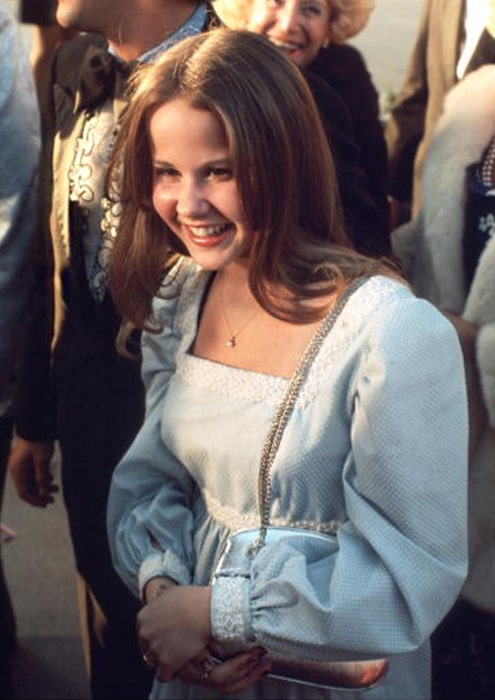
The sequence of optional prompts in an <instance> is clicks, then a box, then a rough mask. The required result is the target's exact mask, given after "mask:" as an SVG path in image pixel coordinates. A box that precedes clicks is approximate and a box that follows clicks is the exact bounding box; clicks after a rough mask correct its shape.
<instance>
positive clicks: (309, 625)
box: [108, 261, 467, 700]
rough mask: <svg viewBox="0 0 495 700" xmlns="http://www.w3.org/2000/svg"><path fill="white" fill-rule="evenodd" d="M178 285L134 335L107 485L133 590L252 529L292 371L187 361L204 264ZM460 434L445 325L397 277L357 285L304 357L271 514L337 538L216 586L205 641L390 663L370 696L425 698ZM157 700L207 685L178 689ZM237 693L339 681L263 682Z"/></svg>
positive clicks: (459, 372)
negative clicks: (123, 447) (127, 435)
mask: <svg viewBox="0 0 495 700" xmlns="http://www.w3.org/2000/svg"><path fill="white" fill-rule="evenodd" d="M176 280H177V281H176V284H177V286H178V288H179V290H180V295H179V297H178V298H175V299H173V300H169V301H167V300H158V301H157V302H156V314H157V316H158V317H159V318H160V320H161V321H162V322H163V323H164V330H163V332H162V333H161V335H158V336H152V335H145V336H144V338H143V351H144V379H145V382H146V384H147V387H148V415H147V419H146V421H145V424H144V426H143V429H142V431H141V433H140V434H139V435H138V437H137V439H136V441H135V443H134V444H133V446H132V447H131V448H130V450H129V452H128V454H127V455H126V457H125V458H124V459H123V461H122V463H121V464H120V465H119V467H118V468H117V470H116V473H115V476H114V481H113V486H112V490H111V495H110V503H109V520H108V521H109V533H110V541H111V546H112V549H113V555H114V559H115V564H116V566H117V569H118V571H119V572H120V574H121V576H122V577H123V579H124V580H125V581H126V582H127V584H128V585H129V586H130V587H131V588H132V589H133V590H134V591H135V592H136V593H137V592H138V578H139V579H140V583H141V585H143V584H144V583H145V582H146V581H147V580H149V578H151V577H152V576H156V575H158V574H164V575H168V576H171V577H172V578H175V579H176V580H178V581H179V582H180V583H183V584H185V583H197V584H206V583H208V581H209V580H210V577H211V573H212V570H213V567H214V565H215V562H216V560H217V558H218V555H219V552H220V550H221V547H222V545H223V543H224V542H225V540H226V538H227V536H228V534H229V533H230V532H231V531H234V530H238V529H240V528H243V527H253V526H256V525H257V524H258V523H259V520H258V514H257V501H256V499H257V475H258V465H259V460H260V453H261V448H262V443H263V439H264V437H265V435H266V433H267V431H268V428H269V426H270V422H271V419H272V417H273V413H274V410H275V408H276V406H277V405H278V404H279V402H280V400H281V398H282V396H283V394H284V391H285V389H286V386H287V381H288V380H286V379H284V378H280V377H272V376H267V375H263V374H258V373H256V372H251V371H246V370H240V369H235V368H232V367H228V366H226V365H222V364H219V363H213V362H210V361H208V360H204V359H201V358H198V357H194V356H193V355H191V354H190V352H189V349H190V347H191V344H192V341H193V340H194V337H195V334H196V324H197V317H198V309H199V305H200V303H201V299H202V296H203V294H204V291H205V287H206V284H207V281H208V274H207V273H204V272H201V271H198V269H197V268H196V266H195V265H194V263H192V262H190V261H183V263H182V266H181V270H180V271H179V273H178V275H177V277H176ZM466 439H467V418H466V401H465V387H464V380H463V364H462V357H461V352H460V349H459V345H458V341H457V336H456V334H455V332H454V330H453V328H452V327H451V325H450V324H449V323H448V321H446V319H445V318H444V317H443V316H442V315H441V314H440V313H439V312H438V311H436V310H435V309H434V307H433V306H432V305H430V304H429V303H428V302H425V301H423V300H419V299H416V298H415V297H414V296H413V295H412V294H411V292H410V291H409V290H408V289H407V288H406V287H405V286H403V285H402V284H400V283H398V282H396V281H394V280H390V279H387V278H384V277H375V278H372V279H371V280H369V281H367V282H366V283H365V284H364V285H363V286H362V287H361V288H360V289H359V290H358V291H357V292H355V293H354V295H353V296H352V297H351V299H350V301H349V302H348V304H347V306H346V308H345V309H344V311H343V312H342V314H341V316H340V317H339V319H338V320H337V322H336V324H335V326H334V328H333V330H332V332H331V333H330V335H329V336H328V337H327V338H326V340H325V342H324V345H323V347H322V349H321V350H320V352H319V354H318V356H317V358H316V360H315V361H314V363H313V365H312V368H311V370H310V373H309V375H308V377H307V380H306V381H305V383H304V385H303V387H302V390H301V393H300V395H299V398H298V400H297V403H296V406H295V411H294V413H293V415H292V417H291V419H290V422H289V424H288V426H287V429H286V432H285V434H284V437H283V439H282V443H281V445H280V449H279V451H278V454H277V456H276V459H275V462H274V465H273V469H272V488H273V500H272V510H271V515H272V522H273V524H280V525H289V526H294V527H295V526H297V527H306V528H310V529H315V530H321V531H325V532H336V540H337V545H338V546H337V547H336V549H335V551H334V552H333V553H331V554H329V555H328V556H327V557H326V558H324V559H318V558H312V556H311V552H308V551H302V550H301V549H300V548H299V547H296V546H294V544H293V543H292V542H289V541H287V542H286V543H283V542H282V543H280V542H279V543H278V544H277V545H276V547H269V546H267V547H265V548H264V549H263V550H262V551H261V552H260V554H259V556H258V557H257V558H256V559H255V560H254V562H253V565H252V568H251V570H250V571H249V572H248V577H247V578H241V580H240V581H238V582H236V581H234V580H232V579H231V580H229V578H228V577H227V578H225V577H222V578H221V579H218V581H217V582H216V583H215V585H214V587H213V601H212V629H213V632H214V634H216V635H217V636H222V634H224V631H225V629H226V626H227V627H229V629H230V630H231V633H232V634H233V636H234V637H235V638H236V639H239V640H241V641H242V639H246V640H247V639H248V638H249V637H250V636H252V635H254V637H255V639H256V642H258V643H259V644H260V645H261V646H263V645H264V644H266V645H269V646H270V647H271V648H274V649H277V650H279V651H284V652H289V653H294V654H297V653H300V654H304V655H306V656H308V657H310V658H315V659H318V658H325V657H328V654H329V653H331V655H332V656H334V657H335V658H336V659H355V658H363V657H365V658H366V657H368V658H376V657H382V656H387V657H389V659H390V670H389V672H388V675H387V677H386V678H385V680H384V681H382V682H381V683H380V684H379V686H378V687H376V688H374V689H372V690H370V691H368V692H366V693H365V695H366V697H367V698H370V700H372V699H373V700H374V699H375V698H390V699H392V698H393V700H407V699H411V700H412V699H414V700H420V699H426V698H428V697H429V642H428V639H429V635H430V633H431V631H432V629H433V628H434V627H435V626H436V624H437V623H438V622H439V621H440V619H441V618H442V617H443V615H444V614H445V613H446V612H447V610H448V609H449V608H450V606H451V605H452V603H453V601H454V599H455V597H456V595H457V593H458V591H459V588H460V586H461V584H462V582H463V579H464V577H465V573H466V454H467V445H466ZM150 534H151V535H152V538H150ZM227 609H228V610H230V619H229V620H227V621H226V618H225V614H226V610H227ZM227 622H228V625H227V624H226V623H227ZM232 625H233V627H232ZM201 693H203V694H201ZM152 697H156V698H162V697H163V698H166V697H167V698H168V697H170V698H172V697H173V698H178V697H191V698H195V697H198V698H199V697H205V695H204V689H201V688H199V689H198V688H196V689H194V688H184V687H183V686H182V685H181V684H180V683H176V682H173V683H171V684H167V685H163V686H162V685H160V684H156V687H155V689H154V691H153V695H152ZM208 697H209V698H210V697H215V695H214V693H210V692H209V691H208ZM239 697H242V698H244V697H246V698H247V697H253V698H269V697H274V698H275V697H278V698H282V697H283V698H292V697H294V698H313V697H332V698H339V697H340V691H339V692H337V691H336V692H333V691H332V693H330V691H319V690H316V689H314V688H312V689H308V687H304V686H296V685H288V684H285V683H282V682H279V681H273V680H264V681H262V682H261V683H260V684H258V686H256V688H253V689H251V690H250V691H249V692H248V693H244V694H241V695H239ZM343 697H346V698H354V697H360V694H359V693H349V692H348V691H346V692H344V695H343Z"/></svg>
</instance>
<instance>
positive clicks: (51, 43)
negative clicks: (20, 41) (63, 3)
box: [19, 0, 77, 104]
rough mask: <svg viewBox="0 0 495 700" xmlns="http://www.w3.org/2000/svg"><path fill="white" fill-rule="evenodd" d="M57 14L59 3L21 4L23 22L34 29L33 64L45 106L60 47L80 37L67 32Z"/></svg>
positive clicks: (28, 1)
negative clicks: (65, 42) (50, 74)
mask: <svg viewBox="0 0 495 700" xmlns="http://www.w3.org/2000/svg"><path fill="white" fill-rule="evenodd" d="M56 10H57V1H56V0H19V21H20V22H21V23H22V24H31V25H33V26H32V31H31V53H30V62H31V67H32V69H33V73H34V79H35V83H36V89H37V91H38V97H39V99H40V101H41V104H42V100H43V99H44V90H45V89H46V88H45V87H44V86H46V83H47V80H48V74H49V70H50V64H51V61H52V58H53V54H54V53H55V50H56V48H57V46H58V45H59V44H60V43H61V42H62V41H66V40H67V39H71V38H72V37H74V36H76V34H77V31H76V30H73V29H64V28H63V27H61V26H60V25H59V24H58V23H57V20H56V19H55V13H56Z"/></svg>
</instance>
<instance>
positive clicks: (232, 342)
mask: <svg viewBox="0 0 495 700" xmlns="http://www.w3.org/2000/svg"><path fill="white" fill-rule="evenodd" d="M225 345H226V346H227V347H228V348H235V345H236V342H235V335H233V336H232V338H230V340H227V342H226V343H225Z"/></svg>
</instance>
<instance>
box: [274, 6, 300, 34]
mask: <svg viewBox="0 0 495 700" xmlns="http://www.w3.org/2000/svg"><path fill="white" fill-rule="evenodd" d="M298 22H299V0H286V2H285V3H284V4H283V5H282V6H281V7H280V9H279V11H278V18H277V23H278V25H279V27H280V29H283V31H285V32H290V31H292V30H294V29H296V27H297V24H298Z"/></svg>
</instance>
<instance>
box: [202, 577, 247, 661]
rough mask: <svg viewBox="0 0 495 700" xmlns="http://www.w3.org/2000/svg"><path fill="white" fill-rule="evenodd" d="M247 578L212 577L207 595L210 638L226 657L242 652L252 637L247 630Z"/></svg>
mask: <svg viewBox="0 0 495 700" xmlns="http://www.w3.org/2000/svg"><path fill="white" fill-rule="evenodd" d="M249 583H250V581H249V578H247V577H246V576H218V577H215V579H214V581H213V586H212V593H211V629H212V636H213V639H214V640H215V641H216V642H217V643H218V644H220V645H222V647H223V648H224V649H225V650H226V651H227V650H228V651H227V654H226V655H228V656H231V655H233V654H235V653H238V652H239V651H241V650H246V649H247V648H248V647H250V646H252V645H253V642H254V641H255V637H254V634H253V631H252V628H251V615H250V607H249Z"/></svg>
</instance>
